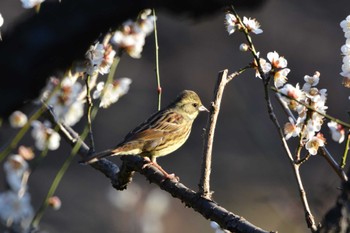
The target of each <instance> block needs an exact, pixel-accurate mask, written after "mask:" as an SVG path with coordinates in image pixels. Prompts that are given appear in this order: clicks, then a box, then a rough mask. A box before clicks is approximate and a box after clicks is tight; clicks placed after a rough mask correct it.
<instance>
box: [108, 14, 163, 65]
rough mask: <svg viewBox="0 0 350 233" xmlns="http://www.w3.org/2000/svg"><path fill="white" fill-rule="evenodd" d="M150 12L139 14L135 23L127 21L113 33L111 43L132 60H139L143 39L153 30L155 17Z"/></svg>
mask: <svg viewBox="0 0 350 233" xmlns="http://www.w3.org/2000/svg"><path fill="white" fill-rule="evenodd" d="M151 12H152V11H151V10H150V9H146V10H144V11H143V12H141V14H140V16H139V17H138V19H137V20H136V21H132V20H128V21H126V22H125V23H123V25H122V27H121V28H120V29H119V30H117V31H115V32H114V35H113V37H112V39H111V43H112V44H113V45H115V46H116V47H117V48H118V49H121V50H123V51H125V52H126V53H127V54H129V56H131V57H133V58H140V57H141V52H142V50H143V46H144V44H145V38H146V36H148V35H149V34H150V33H151V32H152V31H153V30H154V21H155V20H156V18H155V16H153V15H151Z"/></svg>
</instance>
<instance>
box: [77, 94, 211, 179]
mask: <svg viewBox="0 0 350 233" xmlns="http://www.w3.org/2000/svg"><path fill="white" fill-rule="evenodd" d="M200 111H208V109H206V108H205V107H204V106H203V104H202V102H201V100H200V98H199V97H198V95H197V94H196V93H195V92H194V91H188V90H185V91H183V92H181V93H180V95H178V97H177V98H176V99H175V101H173V102H172V103H170V104H169V105H168V106H167V107H165V108H164V109H162V110H160V111H158V112H156V113H155V114H153V115H152V116H151V117H150V118H149V119H147V120H146V121H145V122H143V123H142V124H141V125H139V126H138V127H136V128H135V129H134V130H132V131H131V132H130V133H129V134H127V135H126V137H125V138H124V141H122V142H121V143H119V144H118V145H117V146H115V147H114V148H113V149H109V150H106V151H102V152H100V153H97V154H94V155H92V156H91V157H89V158H87V159H86V160H85V161H83V162H86V163H94V162H96V161H98V160H99V159H100V158H104V157H107V156H114V155H139V156H142V157H148V158H149V159H150V160H151V161H152V163H153V164H154V165H156V166H157V167H158V168H159V169H160V170H161V171H162V172H163V173H164V174H165V175H168V174H167V173H166V172H165V171H164V170H163V169H162V168H161V167H160V166H159V165H158V164H157V162H156V158H157V157H160V156H164V155H167V154H170V153H172V152H173V151H175V150H177V149H178V148H179V147H181V146H182V145H183V144H184V143H185V142H186V140H187V138H188V136H189V135H190V132H191V128H192V123H193V121H194V120H195V119H196V117H197V116H198V113H199V112H200Z"/></svg>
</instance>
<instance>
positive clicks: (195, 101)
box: [173, 90, 209, 120]
mask: <svg viewBox="0 0 350 233" xmlns="http://www.w3.org/2000/svg"><path fill="white" fill-rule="evenodd" d="M173 104H174V105H175V108H176V109H177V110H178V111H179V112H180V113H183V114H184V115H185V116H188V118H190V119H191V120H194V119H195V118H196V117H197V116H198V113H199V112H200V111H207V112H209V111H208V109H207V108H206V107H204V106H203V104H202V101H201V100H200V98H199V96H198V95H197V93H196V92H194V91H189V90H184V91H183V92H181V93H180V94H179V95H178V97H177V98H176V100H175V101H174V103H173Z"/></svg>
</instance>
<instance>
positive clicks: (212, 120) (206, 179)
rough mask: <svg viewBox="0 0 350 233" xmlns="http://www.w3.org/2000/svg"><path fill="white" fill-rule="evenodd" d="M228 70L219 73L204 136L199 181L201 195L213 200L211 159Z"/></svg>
mask: <svg viewBox="0 0 350 233" xmlns="http://www.w3.org/2000/svg"><path fill="white" fill-rule="evenodd" d="M227 73H228V70H227V69H226V70H223V71H220V72H219V78H218V80H217V82H216V86H215V89H214V101H213V102H212V103H211V108H210V114H209V116H208V121H207V127H206V131H205V136H204V148H203V149H204V152H203V160H202V169H201V178H200V181H199V193H200V194H201V195H202V196H203V197H205V198H208V199H211V195H212V192H211V191H210V172H211V157H212V150H213V142H214V133H215V127H216V122H217V119H218V116H219V112H220V104H221V99H222V94H223V93H224V88H225V86H226V84H227V82H228V81H230V80H228V79H227Z"/></svg>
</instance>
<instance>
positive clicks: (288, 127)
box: [284, 117, 301, 140]
mask: <svg viewBox="0 0 350 233" xmlns="http://www.w3.org/2000/svg"><path fill="white" fill-rule="evenodd" d="M288 119H289V122H287V123H286V124H285V125H284V134H285V135H286V139H287V140H288V139H289V138H291V137H297V136H299V134H300V131H301V127H300V126H298V125H297V124H296V123H294V121H293V119H292V118H290V117H289V118H288Z"/></svg>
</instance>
